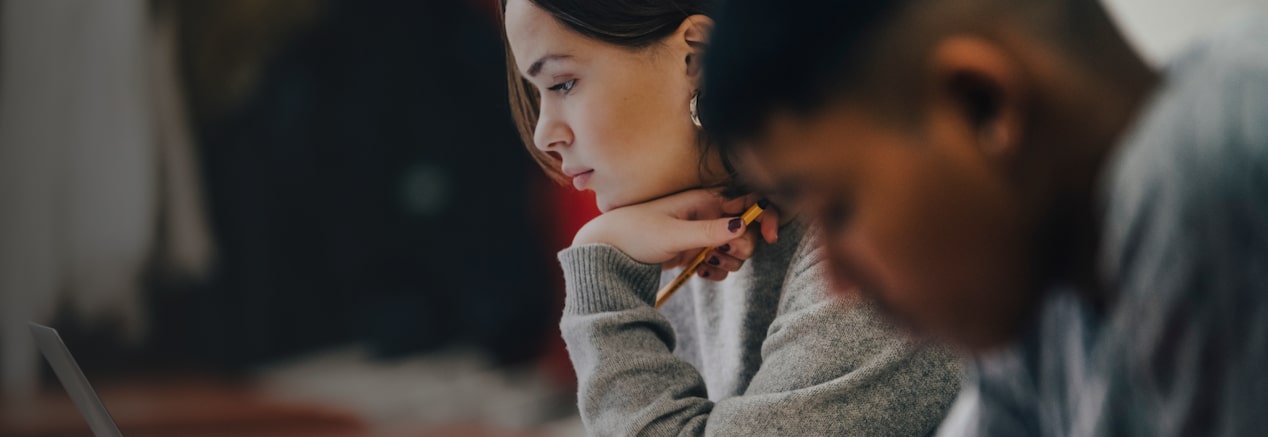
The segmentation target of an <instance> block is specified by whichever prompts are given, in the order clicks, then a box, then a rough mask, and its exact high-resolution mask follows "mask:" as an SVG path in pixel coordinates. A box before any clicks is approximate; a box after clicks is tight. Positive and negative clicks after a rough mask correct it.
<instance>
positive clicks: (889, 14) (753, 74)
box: [700, 0, 913, 151]
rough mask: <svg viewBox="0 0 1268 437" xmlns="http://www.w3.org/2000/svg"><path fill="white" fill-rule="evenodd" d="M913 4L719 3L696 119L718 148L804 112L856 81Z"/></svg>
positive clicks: (869, 0) (836, 0) (821, 0)
mask: <svg viewBox="0 0 1268 437" xmlns="http://www.w3.org/2000/svg"><path fill="white" fill-rule="evenodd" d="M912 2H913V0H813V1H801V2H795V3H790V2H787V1H777V0H728V1H724V2H723V4H722V5H721V7H720V10H719V12H718V14H717V15H716V16H715V22H716V26H715V28H714V33H713V36H712V38H711V41H712V43H711V44H710V47H709V50H708V53H706V55H705V59H704V62H705V64H704V79H703V81H704V83H703V89H704V91H703V92H702V94H701V97H700V117H701V119H702V121H703V123H704V125H705V127H706V128H708V129H709V133H710V135H712V136H713V137H714V139H715V140H718V141H719V145H720V146H722V147H723V150H724V151H725V149H726V148H727V147H728V146H729V145H730V144H732V143H734V142H735V141H736V140H741V139H744V138H747V137H750V136H752V135H755V134H758V133H759V132H758V130H759V129H761V128H762V126H763V125H764V121H765V119H766V118H767V117H768V116H769V115H771V114H772V113H774V112H775V111H777V110H781V109H782V110H792V111H794V112H796V113H808V112H810V111H813V110H815V109H818V108H820V107H822V106H823V105H824V104H825V103H827V102H828V100H829V99H831V98H832V97H834V96H836V95H839V94H840V93H842V92H844V91H847V89H845V88H843V87H846V86H848V85H847V84H851V83H853V82H854V81H856V80H857V79H859V77H860V75H861V72H862V68H860V64H861V63H863V62H866V61H867V59H868V58H869V56H868V55H869V49H870V48H872V46H873V44H872V43H873V42H874V40H875V39H877V38H878V37H879V36H880V34H881V33H882V32H881V30H882V29H883V28H884V27H885V25H886V24H887V23H888V22H889V21H891V20H893V19H894V18H896V17H897V16H899V15H900V10H903V9H905V8H906V7H907V6H909V4H911V3H912Z"/></svg>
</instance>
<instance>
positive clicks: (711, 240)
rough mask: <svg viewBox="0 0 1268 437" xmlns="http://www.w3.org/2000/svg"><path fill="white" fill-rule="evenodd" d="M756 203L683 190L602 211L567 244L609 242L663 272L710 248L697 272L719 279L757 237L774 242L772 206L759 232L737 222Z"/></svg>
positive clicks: (732, 268)
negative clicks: (661, 268)
mask: <svg viewBox="0 0 1268 437" xmlns="http://www.w3.org/2000/svg"><path fill="white" fill-rule="evenodd" d="M756 202H757V198H756V197H754V196H745V197H740V198H737V199H731V200H728V199H726V198H724V197H722V196H721V195H719V194H718V192H717V191H716V190H708V189H699V190H691V191H685V192H682V193H678V194H674V195H671V196H666V197H663V198H660V199H656V200H652V201H649V202H645V203H640V204H635V205H630V206H625V207H621V208H618V209H614V210H612V211H608V212H607V213H605V214H603V215H601V216H599V217H597V218H595V219H594V220H591V221H590V222H589V223H587V224H586V225H585V226H583V227H582V228H581V230H580V231H578V232H577V235H576V237H575V238H573V242H572V245H573V246H580V245H584V244H591V243H605V244H610V245H612V246H615V247H616V248H617V249H620V250H621V252H624V253H625V254H626V255H628V256H629V257H631V258H634V259H635V260H637V261H639V262H643V263H647V264H662V267H664V268H666V269H670V268H675V267H679V266H683V265H685V264H686V263H689V262H691V260H692V259H693V258H695V256H696V254H698V253H699V252H700V250H701V249H703V248H705V247H716V248H718V249H717V250H715V251H713V253H711V254H710V256H709V258H706V259H705V263H703V264H701V266H700V268H699V269H698V270H697V273H698V274H699V275H700V276H701V277H704V278H708V279H712V280H718V281H720V280H722V279H725V278H726V276H727V274H728V273H729V272H733V271H736V270H739V268H740V267H741V266H743V265H744V261H745V260H747V259H748V258H749V257H750V256H752V254H753V248H754V245H755V243H756V241H757V238H759V236H758V234H759V233H760V234H761V237H762V238H764V239H765V240H766V241H767V242H770V243H773V242H775V240H776V239H777V236H776V234H777V232H778V228H779V214H778V212H777V211H775V210H774V209H773V208H768V209H766V210H765V212H763V213H762V215H761V216H760V217H759V218H758V221H759V222H761V225H760V229H759V227H755V228H753V230H752V231H751V232H748V231H747V229H746V228H747V227H746V226H744V224H743V222H742V221H741V220H739V218H738V216H739V215H740V214H741V213H743V212H744V210H745V209H747V208H748V207H749V206H750V205H752V204H753V203H756Z"/></svg>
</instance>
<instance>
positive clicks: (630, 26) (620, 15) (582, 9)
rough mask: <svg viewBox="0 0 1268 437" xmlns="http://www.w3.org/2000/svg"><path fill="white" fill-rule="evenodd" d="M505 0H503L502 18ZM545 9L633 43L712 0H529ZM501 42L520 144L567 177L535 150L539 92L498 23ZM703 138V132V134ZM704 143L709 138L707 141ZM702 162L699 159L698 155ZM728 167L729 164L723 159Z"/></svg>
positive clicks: (656, 35) (579, 26)
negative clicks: (522, 70) (522, 73)
mask: <svg viewBox="0 0 1268 437" xmlns="http://www.w3.org/2000/svg"><path fill="white" fill-rule="evenodd" d="M506 1H507V0H501V3H502V7H501V8H499V11H501V13H502V17H500V18H502V19H503V21H505V13H506ZM528 1H531V2H533V4H534V5H537V7H539V8H541V9H542V10H545V11H546V12H547V13H549V14H550V15H551V16H553V17H555V19H556V20H559V22H560V23H563V24H564V26H567V27H568V28H569V29H571V30H573V31H575V32H577V33H580V34H582V35H584V36H586V37H590V38H594V39H597V40H599V41H603V42H607V43H610V44H615V45H618V46H621V47H627V48H631V49H641V48H645V47H648V46H651V45H652V44H655V43H657V42H659V41H661V40H663V39H664V38H666V37H668V36H669V35H671V34H673V33H674V31H676V30H677V29H678V25H679V24H681V23H682V20H684V19H686V18H687V17H689V16H691V15H695V14H704V15H708V14H709V13H710V12H711V11H712V9H713V5H714V2H713V1H712V0H605V1H595V0H528ZM502 42H503V44H504V45H505V46H506V89H507V93H508V95H509V97H510V101H511V118H513V119H514V120H515V126H516V128H518V129H519V133H520V139H522V140H523V141H524V146H525V147H527V148H528V152H529V154H530V155H532V156H533V159H534V160H535V161H537V164H539V165H541V166H542V169H544V170H546V173H548V174H550V176H551V177H552V178H554V179H555V180H558V181H560V182H564V183H566V182H567V177H566V176H565V175H564V174H563V172H562V170H561V169H560V168H559V162H558V159H556V158H555V157H553V156H551V155H549V154H547V153H545V152H542V151H541V150H538V149H537V147H535V146H534V144H533V131H534V130H535V129H536V128H537V117H538V110H539V109H538V108H539V107H540V106H539V105H540V103H541V102H540V100H539V99H540V96H539V95H538V94H537V89H536V88H535V87H533V85H532V84H531V83H529V82H528V80H526V79H524V78H523V77H521V76H520V73H519V70H518V67H517V66H516V65H515V57H514V55H512V54H511V45H510V42H509V40H508V39H507V36H506V26H505V25H503V26H502ZM702 142H705V141H703V136H702ZM705 143H706V144H707V142H705ZM702 162H703V161H702ZM723 162H724V165H725V166H726V169H727V171H728V172H731V165H730V163H729V162H727V160H726V159H723Z"/></svg>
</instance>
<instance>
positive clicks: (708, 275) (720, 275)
mask: <svg viewBox="0 0 1268 437" xmlns="http://www.w3.org/2000/svg"><path fill="white" fill-rule="evenodd" d="M728 273H730V272H727V271H726V270H722V269H719V268H717V267H714V266H711V265H708V264H701V265H700V267H699V268H697V269H696V276H699V277H701V278H705V279H708V280H710V281H721V280H724V279H726V276H727V274H728Z"/></svg>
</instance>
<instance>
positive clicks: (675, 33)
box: [502, 0, 959, 436]
mask: <svg viewBox="0 0 1268 437" xmlns="http://www.w3.org/2000/svg"><path fill="white" fill-rule="evenodd" d="M502 7H503V14H504V26H505V35H506V38H507V49H508V53H507V61H508V62H507V63H508V66H509V67H508V74H509V76H508V77H509V79H510V80H509V84H510V91H511V100H512V105H513V108H515V111H514V112H515V114H514V115H515V118H516V121H517V123H518V124H519V126H520V129H521V132H522V133H523V136H524V139H525V143H527V144H528V146H529V150H530V152H532V154H533V156H534V157H535V158H536V159H537V160H538V162H539V163H540V164H541V165H542V167H543V168H545V169H546V170H547V171H548V172H550V173H551V174H553V175H555V176H556V177H559V178H560V179H562V180H570V181H571V183H572V185H573V186H575V187H576V188H577V189H578V190H591V191H594V193H595V198H596V200H597V201H598V204H599V208H600V210H601V211H602V213H603V214H602V215H600V216H599V217H598V218H596V219H594V220H593V221H591V222H590V223H588V224H586V226H584V227H583V228H582V229H581V230H580V231H579V232H578V233H577V235H576V237H575V239H574V241H573V245H572V246H571V247H570V248H568V249H565V250H564V251H562V252H560V254H559V259H560V262H561V263H562V265H563V269H564V274H565V281H566V284H567V297H566V305H565V309H564V316H563V320H562V322H561V330H562V332H563V337H564V340H565V341H566V342H567V344H568V350H569V354H570V356H571V359H572V361H573V365H574V367H575V368H576V371H577V376H578V379H579V387H578V390H579V393H578V402H579V406H580V409H581V415H582V419H583V421H584V422H585V425H586V427H587V429H588V430H589V432H590V433H591V434H596V435H627V434H639V435H700V434H706V433H707V434H716V435H868V436H876V435H924V434H928V433H930V431H931V430H933V429H934V428H935V427H936V425H937V423H938V422H939V421H940V420H941V417H942V415H943V414H944V412H945V409H946V408H947V406H948V405H949V403H950V402H951V400H952V398H953V396H954V394H955V392H956V389H957V387H958V384H957V381H958V377H959V375H958V369H957V368H956V366H955V364H954V359H953V357H951V356H949V355H948V354H946V353H943V352H940V351H938V350H936V349H931V348H927V347H922V346H920V345H917V344H914V343H912V342H910V341H909V340H907V339H904V338H902V337H901V336H899V335H898V334H897V333H896V332H895V331H894V330H893V329H892V328H891V327H889V326H886V324H885V323H884V322H883V321H882V320H881V319H880V318H879V317H878V316H877V314H876V312H875V310H874V309H873V308H872V307H871V306H870V304H869V303H867V302H865V301H862V300H860V299H858V298H855V297H848V296H836V295H833V293H832V291H831V287H830V284H829V282H828V278H827V276H826V266H825V265H824V262H823V259H824V258H823V254H822V251H821V250H819V249H818V248H817V245H816V243H814V241H813V239H812V238H810V236H809V233H808V231H807V229H806V226H805V225H803V224H800V223H797V222H789V223H786V224H782V225H781V224H780V223H779V222H778V221H777V219H776V217H775V216H774V215H770V216H766V217H765V220H764V221H763V222H762V225H761V228H762V234H763V235H762V239H763V240H764V243H765V244H763V242H755V241H756V239H748V238H743V236H744V235H745V234H744V233H745V226H744V224H743V223H742V222H740V221H739V220H738V219H735V218H733V217H734V216H735V215H736V214H738V213H739V212H740V211H742V210H743V209H744V207H746V206H747V203H750V202H751V201H752V198H751V197H740V198H738V199H734V200H727V199H726V198H724V197H722V196H720V195H719V194H718V191H717V190H708V189H705V188H710V187H720V186H726V185H731V184H733V183H734V178H733V177H732V176H733V175H732V172H730V171H728V169H729V167H730V166H729V165H728V164H727V162H726V160H725V159H724V157H722V156H720V155H719V154H718V153H717V152H716V151H715V149H714V148H711V147H709V142H708V138H707V136H706V135H704V133H703V131H702V130H701V128H700V126H699V125H698V122H697V121H696V120H698V118H697V117H696V115H697V114H695V113H694V112H693V111H694V98H695V97H696V96H697V92H698V84H697V82H698V79H699V77H700V73H701V71H700V67H699V66H700V57H701V55H702V54H703V51H704V49H705V46H706V44H707V41H708V34H709V29H710V27H711V26H712V21H711V20H710V19H709V18H708V16H707V15H706V14H707V13H708V5H707V3H706V2H702V1H693V0H662V1H660V2H656V1H646V0H643V1H635V0H610V1H603V2H596V1H590V0H504V1H503V4H502ZM771 86H778V84H771ZM776 226H779V228H778V233H779V238H776V236H775V232H776ZM714 246H719V247H720V248H719V250H718V251H717V252H721V253H719V254H715V255H714V256H711V257H710V258H709V260H708V263H707V264H708V265H705V266H703V267H702V269H701V270H699V272H698V274H699V275H700V276H702V277H706V278H708V279H712V280H714V281H692V282H689V283H688V284H687V285H686V286H685V287H683V289H682V290H681V291H680V292H679V293H678V294H677V295H675V296H674V297H673V298H671V299H669V301H668V302H666V304H665V306H664V307H662V308H661V309H660V310H659V311H658V310H657V309H655V308H654V307H653V306H652V300H653V299H654V295H655V293H656V290H657V289H658V288H659V287H660V285H661V284H663V283H665V282H666V281H667V280H668V279H671V278H672V277H673V276H675V275H676V274H677V273H678V272H677V271H666V272H663V274H662V270H661V267H662V266H675V265H679V264H681V263H682V261H683V260H684V259H685V258H687V257H689V256H690V255H693V254H694V253H695V252H696V251H698V250H700V248H702V247H714ZM728 276H729V277H728ZM723 279H725V280H723Z"/></svg>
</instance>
